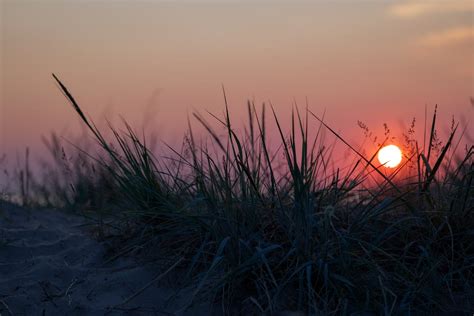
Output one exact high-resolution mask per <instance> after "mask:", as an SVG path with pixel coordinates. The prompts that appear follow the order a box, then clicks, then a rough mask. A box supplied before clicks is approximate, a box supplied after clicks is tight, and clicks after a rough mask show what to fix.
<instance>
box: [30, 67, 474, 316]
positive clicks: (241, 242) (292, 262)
mask: <svg viewBox="0 0 474 316" xmlns="http://www.w3.org/2000/svg"><path fill="white" fill-rule="evenodd" d="M53 76H54V75H53ZM54 79H55V80H56V82H57V83H58V85H59V88H60V89H61V91H62V92H63V93H64V95H65V96H66V97H67V99H68V100H69V102H70V103H71V104H72V106H73V109H74V111H75V112H76V113H77V115H78V116H79V117H80V119H81V120H82V122H83V123H84V125H85V126H86V127H87V128H88V130H89V132H90V133H91V134H92V135H93V137H94V138H95V141H96V142H97V144H98V145H99V147H100V148H101V154H100V155H99V154H97V155H96V154H86V153H85V151H80V150H79V151H78V152H79V155H78V156H77V157H80V158H77V160H74V161H72V162H71V161H69V163H70V164H71V165H72V166H73V167H72V168H69V169H68V170H66V171H64V168H63V169H61V168H59V167H58V168H59V169H61V170H62V171H61V172H60V173H58V174H57V175H58V176H57V178H54V179H52V178H49V180H50V185H43V186H42V185H41V183H38V185H37V186H36V188H37V189H36V192H37V196H41V198H40V199H39V200H41V201H42V203H45V204H48V205H61V206H63V207H68V208H75V207H76V208H77V207H84V206H86V207H88V208H93V209H96V210H102V211H104V210H105V209H107V210H109V214H114V215H118V216H119V218H120V221H122V222H126V223H127V227H128V230H127V235H126V238H125V236H122V237H123V239H126V242H125V243H124V244H125V246H124V247H123V248H122V249H121V250H120V251H118V253H120V254H125V253H127V252H130V251H132V250H133V251H135V250H137V249H142V250H143V249H146V248H147V247H150V248H152V249H155V250H159V256H160V258H166V261H168V262H170V263H173V262H179V265H178V266H179V268H180V269H181V271H183V273H180V277H179V278H178V279H177V280H178V281H179V284H180V286H182V287H186V288H188V289H189V288H190V289H191V291H190V295H189V300H188V302H187V304H184V305H183V310H186V309H187V308H188V307H189V306H192V305H193V304H195V303H197V302H199V301H201V300H202V299H212V300H215V302H216V303H217V304H218V306H220V307H221V308H222V310H223V311H224V312H225V313H228V314H233V313H237V312H240V313H244V314H259V313H268V314H272V313H276V312H278V311H281V310H294V311H301V312H303V313H305V314H311V315H329V314H338V315H339V314H343V315H344V314H351V313H373V314H383V315H398V314H419V313H428V312H429V313H432V312H434V313H472V311H473V310H474V306H473V303H472V302H474V242H473V241H474V198H473V197H474V194H473V191H474V190H473V189H474V184H473V177H474V167H473V151H474V149H473V146H470V147H465V148H460V147H459V144H460V140H461V139H462V137H463V134H464V133H465V132H466V130H463V131H459V129H458V126H457V125H455V124H453V127H452V129H451V132H450V134H449V136H448V138H447V141H446V142H444V143H439V141H438V138H437V135H436V123H437V117H436V115H437V114H436V111H435V113H434V115H433V118H432V121H431V126H430V127H429V129H428V132H429V134H428V137H426V141H425V144H418V142H416V141H414V140H412V139H409V138H408V137H407V148H410V150H406V151H405V158H404V162H402V164H401V165H400V166H399V167H397V168H395V169H393V170H391V171H390V172H387V171H386V170H384V168H385V167H384V166H380V165H378V164H377V163H376V161H375V157H376V153H374V154H373V155H371V156H370V157H366V156H365V155H364V154H362V153H361V152H360V151H359V150H357V149H355V147H354V146H352V145H351V144H350V143H349V142H347V141H346V140H345V139H344V137H343V136H342V135H340V134H339V133H337V132H336V131H335V130H334V129H332V128H331V127H330V126H329V125H328V124H327V123H326V122H325V121H324V118H323V117H322V118H320V117H319V116H317V115H316V114H314V113H313V112H311V111H310V110H309V109H307V108H306V109H305V110H304V111H301V110H299V109H298V108H297V107H295V109H294V110H293V112H292V116H291V118H290V128H289V131H286V130H284V128H283V127H282V124H281V121H280V119H279V118H278V116H277V113H275V111H274V109H273V107H272V106H271V105H270V107H265V106H263V107H262V109H261V110H258V109H257V108H256V107H255V105H253V104H252V103H250V102H249V103H248V107H247V109H248V123H247V126H246V127H245V130H244V132H238V130H237V129H236V128H235V127H234V123H233V122H232V120H231V115H230V113H229V107H228V105H227V100H226V97H225V92H224V100H225V114H224V117H222V118H219V117H217V116H214V115H212V116H211V118H212V119H213V120H216V122H217V124H218V125H219V126H220V128H221V130H223V131H225V132H224V133H223V134H222V133H219V132H216V130H215V128H214V127H213V126H215V124H211V123H209V122H208V120H207V119H206V118H205V117H204V116H202V115H200V114H195V115H194V119H195V120H196V121H197V122H198V123H199V124H200V125H201V126H202V127H203V128H204V129H205V130H206V131H207V133H208V138H207V139H206V140H205V141H202V140H201V139H198V137H197V136H196V135H195V134H194V133H193V128H192V127H191V123H190V124H189V129H188V132H187V133H186V136H185V138H184V142H183V146H182V148H180V149H176V148H172V147H169V150H170V151H171V152H172V153H173V154H172V156H171V157H170V156H167V157H161V156H160V155H158V154H157V153H153V152H152V151H151V150H150V149H149V148H148V147H147V142H146V139H145V138H144V137H140V136H139V135H137V133H136V132H135V131H134V130H133V128H132V127H131V126H130V125H128V124H127V123H126V122H124V126H125V130H124V131H120V130H118V129H116V128H114V127H113V126H111V125H110V126H109V128H110V131H111V135H112V137H111V140H109V139H108V138H107V137H106V136H104V133H103V131H102V130H101V129H99V128H98V127H97V126H96V125H95V124H94V123H93V121H91V120H90V119H88V118H87V116H86V115H85V114H84V112H83V110H82V108H81V107H80V106H79V104H78V103H77V102H76V100H75V99H74V97H73V96H72V94H71V93H70V92H69V90H68V89H67V88H66V86H65V85H64V84H63V83H62V82H61V81H60V80H59V79H58V78H57V77H56V76H54ZM268 108H269V109H270V111H268ZM267 112H269V114H268V113H267ZM268 117H269V118H268ZM268 121H270V122H271V123H273V124H274V125H275V127H276V131H277V135H278V146H277V148H274V146H270V145H269V143H270V141H269V139H268V138H269V137H268V131H267V128H268V127H267V125H268V124H269V123H268ZM314 126H317V128H316V130H315V133H313V134H312V133H311V132H310V130H311V131H313V130H314V129H312V128H311V127H314ZM323 131H325V132H328V133H329V134H332V135H333V136H334V137H335V138H336V139H338V141H340V142H341V143H343V144H345V145H346V146H347V147H348V148H349V149H350V150H351V151H352V153H353V154H354V157H356V158H355V160H354V164H353V165H351V166H350V167H349V168H338V167H337V166H335V167H334V165H333V164H332V161H331V157H332V150H333V148H332V147H331V145H327V144H326V141H325V139H324V137H323V136H322V135H323ZM272 141H273V142H274V141H275V139H272ZM387 141H388V139H386V140H385V141H383V142H382V143H381V144H379V147H378V148H379V149H380V148H381V147H382V146H383V145H384V144H385V143H386V142H387ZM46 143H47V145H48V148H49V149H50V151H51V152H52V153H53V156H54V157H56V159H57V160H56V162H57V165H58V166H64V155H65V153H63V152H62V149H61V147H60V145H59V141H58V139H57V138H56V139H55V138H54V137H53V138H52V140H51V141H49V142H48V141H46ZM74 166H75V167H74ZM401 175H403V178H400V177H401ZM43 183H44V182H43ZM40 189H41V190H40ZM25 190H26V189H25ZM38 192H41V194H39V193H38ZM28 201H29V202H31V201H30V200H28ZM130 225H131V227H132V228H130Z"/></svg>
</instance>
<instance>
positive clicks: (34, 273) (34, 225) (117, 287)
mask: <svg viewBox="0 0 474 316" xmlns="http://www.w3.org/2000/svg"><path fill="white" fill-rule="evenodd" d="M85 223H86V220H85V219H84V218H83V217H81V216H78V215H74V214H69V213H64V212H61V211H56V210H28V209H24V208H20V207H17V206H14V205H11V204H8V203H5V202H0V314H1V315H2V316H4V315H122V314H123V315H125V314H126V315H174V313H173V311H176V310H178V309H179V307H180V306H179V305H180V304H179V302H174V303H172V304H170V303H169V301H168V300H167V299H168V298H169V297H171V295H173V294H174V293H175V291H174V290H172V289H171V288H169V287H167V286H166V285H163V283H162V282H161V283H160V281H157V282H156V284H150V281H151V280H153V279H156V277H157V275H158V276H159V275H160V273H163V271H164V270H165V269H163V267H161V268H160V267H157V266H156V265H153V264H148V265H143V264H137V263H136V262H135V261H134V260H132V259H131V258H119V259H117V260H114V261H112V262H106V260H105V253H106V247H105V245H104V244H103V243H101V242H99V241H97V240H95V239H93V238H91V236H90V234H88V233H87V232H86V231H85V230H84V228H83V226H84V224H85ZM104 263H105V264H104ZM144 286H145V287H146V288H145V289H144ZM142 289H144V290H143V291H141V290H142ZM124 302H126V303H125V304H123V303H124ZM210 313H211V312H210V308H209V307H205V306H204V305H203V306H201V307H199V308H197V309H194V310H192V311H188V312H186V314H189V315H196V314H200V315H208V314H210Z"/></svg>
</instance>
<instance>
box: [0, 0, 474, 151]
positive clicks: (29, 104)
mask: <svg viewBox="0 0 474 316" xmlns="http://www.w3.org/2000/svg"><path fill="white" fill-rule="evenodd" d="M0 3H1V7H0V8H1V9H0V10H1V26H0V27H1V32H0V36H1V47H0V48H1V51H0V69H1V77H0V96H1V99H0V102H1V103H0V156H1V155H2V152H3V153H6V154H7V155H13V154H14V153H15V152H18V151H23V150H24V148H25V147H26V146H28V147H30V148H32V151H33V152H34V153H40V152H42V148H43V145H42V144H41V141H40V138H41V135H45V136H47V135H48V134H49V133H50V132H52V131H56V132H57V133H58V134H59V135H63V136H65V137H72V136H71V135H74V134H77V133H78V131H79V122H78V118H77V117H76V115H75V113H73V111H72V108H71V107H70V105H69V104H68V102H67V100H66V99H65V98H64V96H63V95H62V94H61V92H60V91H59V89H58V87H57V85H56V84H55V83H54V81H53V79H52V77H51V73H53V72H54V73H55V74H56V75H57V76H58V77H59V78H60V79H61V80H62V81H63V82H64V83H65V84H66V85H67V87H68V88H69V89H70V91H71V92H72V93H73V95H74V96H75V97H76V99H77V101H78V102H79V104H80V105H81V106H82V107H83V109H84V111H85V112H86V113H87V114H88V115H89V116H90V117H92V118H93V119H94V120H95V121H98V122H99V121H100V120H101V119H103V118H104V117H107V118H108V119H110V120H112V121H115V120H116V119H117V117H119V115H121V116H123V117H124V118H126V119H127V121H129V122H131V124H132V125H134V126H137V127H140V126H143V125H146V126H148V127H149V128H153V129H155V130H157V131H158V132H159V137H160V138H162V139H164V140H166V141H167V142H171V143H173V142H179V140H180V139H181V137H182V136H183V133H184V130H185V129H186V124H187V123H186V122H187V116H188V115H190V114H191V113H193V112H195V111H199V112H202V113H204V112H205V111H210V112H212V113H216V114H221V113H222V112H223V105H224V98H223V94H222V86H224V87H225V90H226V94H227V98H228V101H229V106H230V110H231V113H232V115H233V116H234V117H235V118H236V120H237V122H240V120H243V117H244V115H245V113H246V112H245V111H246V102H247V100H248V99H250V100H254V101H255V102H256V104H260V103H262V102H267V103H269V102H271V104H272V105H273V106H274V108H275V110H276V112H277V113H278V114H279V115H280V117H281V118H282V120H285V119H286V118H287V117H288V114H289V113H290V111H291V109H292V106H293V104H295V103H296V104H298V105H300V106H301V107H304V106H305V104H306V100H308V105H309V108H310V109H311V110H312V111H313V112H315V113H319V114H321V113H323V112H324V111H325V113H326V114H325V118H326V121H327V122H328V124H329V125H331V126H332V127H334V129H336V130H337V131H339V132H340V133H341V134H342V135H343V136H345V137H347V138H348V139H349V140H351V141H352V140H354V141H358V139H359V138H358V137H359V136H361V135H363V133H362V131H361V130H360V128H359V127H358V126H357V121H358V120H360V121H363V122H364V123H366V124H367V125H368V126H370V127H371V129H373V130H374V131H375V132H380V131H381V130H382V129H383V123H387V124H388V125H389V126H391V127H392V129H397V128H401V127H402V126H403V124H405V125H408V124H409V122H410V121H411V119H412V117H414V116H416V117H417V118H419V121H421V120H423V115H424V111H425V107H427V108H428V110H432V109H433V107H434V105H435V104H438V105H439V113H440V116H441V117H443V118H445V119H446V122H448V121H450V120H451V115H455V117H456V118H458V119H461V118H462V120H463V121H464V122H465V124H468V123H466V122H471V121H472V119H473V118H474V116H473V112H474V111H473V106H472V105H471V103H470V101H469V100H470V97H471V96H474V93H473V91H474V78H473V76H474V24H473V22H474V2H472V1H463V0H459V1H458V0H449V1H430V0H423V1H416V0H406V1H357V0H354V1H318V0H315V1H298V0H296V1H250V0H242V1H238V0H234V1H232V0H225V1H200V0H193V1H191V0H189V1H184V0H183V1H181V0H175V1H84V0H77V1H72V0H71V1H48V0H43V1H23V0H0ZM471 124H472V123H471ZM468 128H469V129H471V130H472V126H468Z"/></svg>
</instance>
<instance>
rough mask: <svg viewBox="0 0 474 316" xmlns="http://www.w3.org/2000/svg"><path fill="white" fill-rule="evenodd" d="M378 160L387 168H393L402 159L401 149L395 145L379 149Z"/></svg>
mask: <svg viewBox="0 0 474 316" xmlns="http://www.w3.org/2000/svg"><path fill="white" fill-rule="evenodd" d="M378 158H379V161H380V163H381V164H382V165H384V166H385V167H387V168H395V167H396V166H398V165H399V164H400V162H401V161H402V151H401V150H400V148H398V147H397V146H395V145H388V146H385V147H383V148H382V149H380V151H379V154H378Z"/></svg>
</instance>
